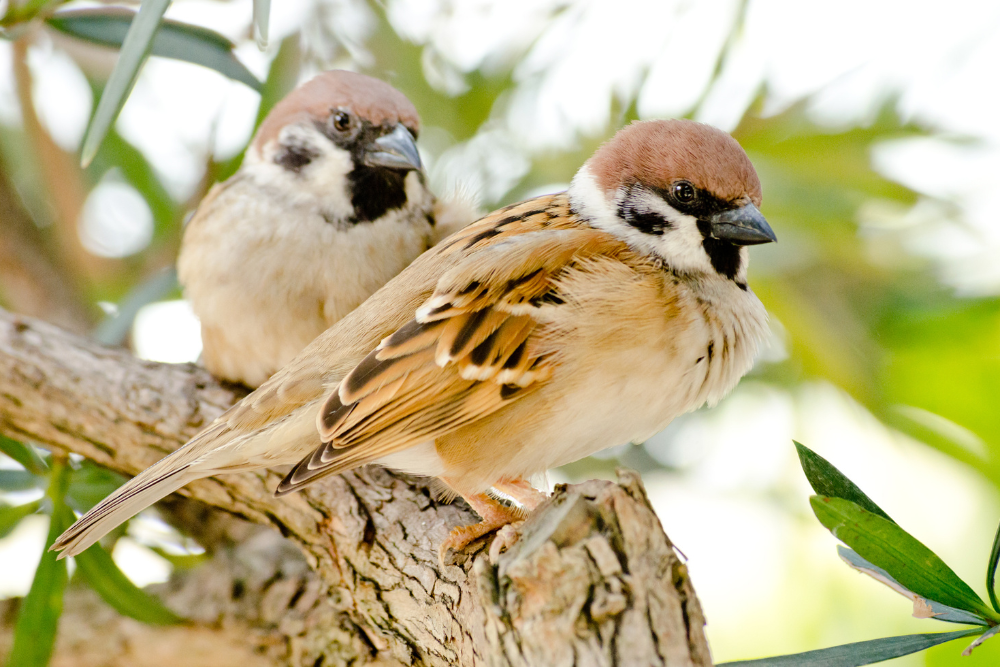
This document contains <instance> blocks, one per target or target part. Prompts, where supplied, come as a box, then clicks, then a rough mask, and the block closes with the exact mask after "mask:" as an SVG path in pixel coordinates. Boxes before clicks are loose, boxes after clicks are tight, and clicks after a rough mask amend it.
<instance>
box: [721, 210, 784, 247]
mask: <svg viewBox="0 0 1000 667" xmlns="http://www.w3.org/2000/svg"><path fill="white" fill-rule="evenodd" d="M708 223H709V225H711V227H710V231H709V236H711V237H712V238H715V239H721V240H723V241H729V242H730V243H732V244H733V245H757V244H758V243H771V242H772V241H777V240H778V237H777V236H775V235H774V231H773V230H772V229H771V225H769V224H767V220H765V219H764V216H763V215H761V212H760V211H758V210H757V207H756V206H754V205H753V204H752V203H748V204H746V205H745V206H741V207H740V208H731V209H729V210H727V211H722V212H721V213H716V214H715V215H713V216H710V217H709V218H708Z"/></svg>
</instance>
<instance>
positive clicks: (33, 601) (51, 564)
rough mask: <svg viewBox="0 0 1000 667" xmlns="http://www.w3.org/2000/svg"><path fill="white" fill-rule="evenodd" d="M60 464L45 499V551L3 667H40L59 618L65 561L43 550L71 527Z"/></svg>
mask: <svg viewBox="0 0 1000 667" xmlns="http://www.w3.org/2000/svg"><path fill="white" fill-rule="evenodd" d="M66 473H67V470H66V468H65V465H64V464H61V463H60V464H55V465H53V467H52V474H51V477H50V481H49V498H50V499H51V501H52V520H51V521H50V523H49V535H48V539H47V540H46V542H45V545H46V551H43V552H42V559H41V561H39V563H38V569H37V570H35V578H34V579H33V580H32V581H31V590H29V591H28V595H27V596H26V597H25V598H24V602H23V603H22V604H21V610H20V612H19V613H18V615H17V623H16V625H15V626H14V646H13V648H12V649H11V652H10V658H8V661H7V667H44V666H45V665H46V664H47V663H48V661H49V658H50V657H51V656H52V646H53V644H54V643H55V639H56V630H57V628H58V626H59V616H60V615H61V614H62V604H63V591H64V590H65V588H66V580H67V573H66V561H62V560H57V559H56V556H57V555H58V554H56V553H55V552H53V551H48V550H47V547H48V546H50V545H51V544H52V543H53V542H55V541H56V538H57V537H59V535H60V534H61V533H62V532H63V531H64V530H65V529H66V528H69V526H70V525H71V524H72V523H73V519H74V516H73V511H72V510H70V509H69V507H67V506H66V504H65V502H64V497H65V494H66V485H67V482H68V476H67V474H66Z"/></svg>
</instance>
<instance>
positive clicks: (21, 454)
mask: <svg viewBox="0 0 1000 667" xmlns="http://www.w3.org/2000/svg"><path fill="white" fill-rule="evenodd" d="M0 452H3V453H4V454H6V455H7V456H9V457H10V458H12V459H14V460H15V461H17V462H18V463H20V464H21V465H22V466H24V469H25V470H27V471H28V472H31V473H34V474H36V475H47V474H49V467H48V466H47V465H45V461H43V460H42V457H41V456H39V455H38V452H37V451H35V448H34V447H32V446H31V445H25V444H23V443H20V442H18V441H17V440H11V439H10V438H8V437H7V436H5V435H0Z"/></svg>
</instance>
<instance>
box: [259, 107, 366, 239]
mask: <svg viewBox="0 0 1000 667" xmlns="http://www.w3.org/2000/svg"><path fill="white" fill-rule="evenodd" d="M288 146H297V147H301V148H302V150H303V151H305V152H308V154H309V155H310V156H311V157H312V159H311V160H310V161H309V163H308V164H305V165H303V166H302V167H301V168H300V169H298V170H297V171H294V170H290V169H287V168H286V167H284V166H282V165H280V164H277V163H276V162H275V160H276V158H278V156H279V155H280V153H281V152H283V151H284V150H286V147H288ZM260 153H262V154H258V153H257V152H255V153H254V154H253V158H254V160H253V162H252V163H249V164H248V166H252V172H253V174H254V176H256V177H257V179H258V180H259V182H260V184H261V186H263V187H271V188H276V189H278V190H279V191H280V192H281V193H282V195H283V196H285V197H287V199H288V200H289V203H290V204H291V205H292V206H304V207H309V208H315V209H320V210H322V211H323V213H324V214H325V215H328V216H333V217H339V218H343V219H347V218H349V217H350V216H351V215H353V212H354V207H353V205H352V204H351V197H350V191H349V188H348V181H347V178H346V176H347V174H349V173H350V172H351V171H352V170H353V169H354V162H353V160H352V159H351V154H350V153H349V152H348V151H345V150H344V149H342V148H339V147H338V146H336V145H334V144H333V142H331V141H330V140H329V139H328V138H327V137H326V136H324V135H323V134H322V133H320V132H319V130H317V129H316V128H314V127H312V126H311V125H309V124H306V123H294V124H291V125H287V126H285V127H284V128H282V129H281V132H280V133H279V135H278V140H277V141H271V142H268V144H267V145H266V146H264V149H263V151H261V152H260ZM247 155H248V156H250V153H249V152H248V154H247Z"/></svg>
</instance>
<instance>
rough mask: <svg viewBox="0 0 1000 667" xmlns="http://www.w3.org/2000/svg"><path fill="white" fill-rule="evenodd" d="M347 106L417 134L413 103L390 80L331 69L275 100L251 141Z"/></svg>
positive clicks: (273, 136) (261, 140)
mask: <svg viewBox="0 0 1000 667" xmlns="http://www.w3.org/2000/svg"><path fill="white" fill-rule="evenodd" d="M337 109H346V110H347V111H350V112H351V113H354V114H355V115H357V116H359V117H360V118H363V119H364V120H367V121H368V122H370V123H371V124H372V125H385V126H388V125H394V124H396V123H402V124H403V125H404V126H405V127H406V129H408V130H409V131H410V133H411V134H413V136H414V137H416V136H417V135H418V134H419V132H420V116H419V115H418V114H417V109H416V107H414V106H413V103H412V102H410V100H408V99H407V98H406V96H405V95H403V93H401V92H399V91H398V90H396V89H395V88H393V87H392V86H390V85H389V84H387V83H386V82H384V81H380V80H378V79H373V78H372V77H370V76H365V75H364V74H358V73H357V72H348V71H346V70H330V71H328V72H323V73H321V74H317V75H316V76H314V77H313V78H312V79H310V80H309V81H307V82H305V83H304V84H302V85H301V86H299V87H298V88H296V89H295V90H293V91H292V92H291V93H289V94H288V95H287V96H285V98H284V99H283V100H281V101H280V102H278V103H277V104H276V105H275V106H274V108H273V109H272V110H271V113H269V114H268V115H267V118H265V119H264V122H263V123H261V126H260V129H259V130H258V131H257V136H256V138H255V139H254V145H255V146H256V148H257V149H258V150H260V149H262V148H263V147H264V146H265V145H266V144H267V143H268V142H270V141H272V140H274V139H277V137H278V133H279V132H281V129H282V128H283V127H285V126H286V125H288V124H290V123H294V122H296V121H300V120H308V119H312V120H316V121H320V122H323V121H325V120H326V118H327V117H329V116H330V114H331V112H333V111H335V110H337Z"/></svg>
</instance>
